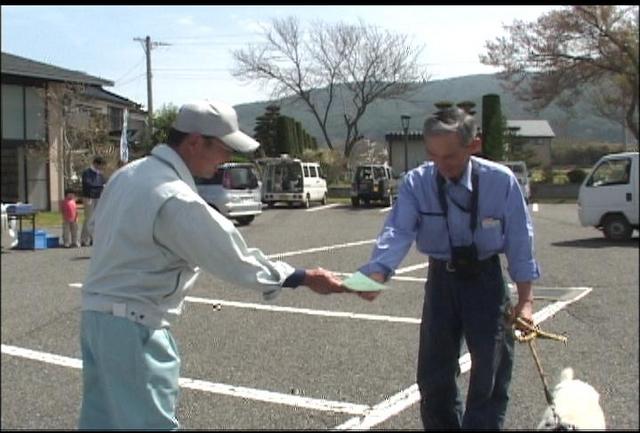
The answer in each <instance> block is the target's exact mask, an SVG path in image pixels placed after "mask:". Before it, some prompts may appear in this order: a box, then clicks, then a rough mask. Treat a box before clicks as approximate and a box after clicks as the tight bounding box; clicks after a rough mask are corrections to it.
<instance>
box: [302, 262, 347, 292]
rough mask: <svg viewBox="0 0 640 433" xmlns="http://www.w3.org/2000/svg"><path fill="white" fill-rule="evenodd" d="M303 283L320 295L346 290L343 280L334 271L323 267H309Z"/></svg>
mask: <svg viewBox="0 0 640 433" xmlns="http://www.w3.org/2000/svg"><path fill="white" fill-rule="evenodd" d="M302 284H303V285H305V286H307V287H308V288H310V289H311V290H312V291H314V292H316V293H318V294H320V295H329V294H331V293H341V292H344V291H345V290H344V286H343V285H342V280H340V279H339V278H338V277H336V276H335V275H334V274H333V273H332V272H330V271H327V270H326V269H322V268H316V269H307V270H306V271H305V276H304V280H303V282H302Z"/></svg>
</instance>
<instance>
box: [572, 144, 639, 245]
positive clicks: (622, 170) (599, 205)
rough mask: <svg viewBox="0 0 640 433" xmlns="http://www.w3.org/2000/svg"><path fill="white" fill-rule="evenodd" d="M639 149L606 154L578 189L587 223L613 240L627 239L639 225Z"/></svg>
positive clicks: (582, 217)
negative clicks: (637, 150)
mask: <svg viewBox="0 0 640 433" xmlns="http://www.w3.org/2000/svg"><path fill="white" fill-rule="evenodd" d="M638 182H639V179H638V152H624V153H615V154H611V155H605V156H603V157H602V158H600V160H599V161H598V162H597V163H596V164H595V165H594V167H593V169H592V170H591V173H590V174H589V175H588V176H587V177H586V178H585V180H584V182H583V183H582V185H581V186H580V192H579V193H578V217H579V218H580V223H581V224H582V225H583V226H593V227H596V228H598V229H601V230H602V231H603V232H604V236H605V237H606V238H607V239H610V240H615V241H618V240H625V239H629V238H630V237H631V234H632V233H633V230H634V229H636V230H637V229H638V212H639V211H638V204H639V202H638Z"/></svg>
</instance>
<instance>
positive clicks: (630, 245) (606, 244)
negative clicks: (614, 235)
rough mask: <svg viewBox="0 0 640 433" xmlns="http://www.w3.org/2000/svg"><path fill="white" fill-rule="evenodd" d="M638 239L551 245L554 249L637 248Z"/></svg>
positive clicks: (580, 240)
mask: <svg viewBox="0 0 640 433" xmlns="http://www.w3.org/2000/svg"><path fill="white" fill-rule="evenodd" d="M639 240H640V238H631V239H629V240H627V241H620V242H613V241H609V240H607V239H605V238H604V237H601V238H590V239H576V240H572V241H562V242H552V243H551V245H553V246H556V247H573V248H607V247H628V248H638V241H639Z"/></svg>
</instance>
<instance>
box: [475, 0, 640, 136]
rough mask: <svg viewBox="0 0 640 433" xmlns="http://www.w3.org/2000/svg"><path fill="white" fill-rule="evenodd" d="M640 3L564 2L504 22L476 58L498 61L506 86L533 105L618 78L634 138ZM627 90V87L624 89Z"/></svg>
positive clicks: (572, 98) (571, 95) (489, 62)
mask: <svg viewBox="0 0 640 433" xmlns="http://www.w3.org/2000/svg"><path fill="white" fill-rule="evenodd" d="M638 11H639V9H638V7H637V6H614V5H599V6H567V7H565V8H563V9H560V10H553V11H551V12H549V13H547V14H544V15H542V16H541V17H540V18H538V20H537V22H534V23H525V22H523V21H520V20H516V21H514V23H513V25H510V26H505V29H506V30H507V31H508V32H509V36H508V37H499V38H497V39H496V40H495V41H494V42H491V41H487V42H486V44H485V47H486V48H487V54H486V55H481V56H480V61H481V62H482V63H484V64H487V65H493V66H500V67H502V68H503V69H504V70H503V71H502V72H501V73H500V74H499V77H500V78H501V79H503V80H504V83H505V87H506V88H508V89H509V90H512V91H513V92H514V94H515V95H516V96H517V97H518V98H519V99H521V100H523V101H527V102H529V103H530V104H531V107H532V108H534V109H541V108H544V107H546V106H547V105H549V104H550V103H551V102H552V101H554V100H555V99H556V98H558V97H562V98H564V99H565V100H570V101H573V102H575V101H576V100H577V96H578V95H579V94H580V93H581V92H582V91H583V88H584V85H585V84H588V83H596V84H598V83H599V82H601V81H602V80H603V79H610V80H611V82H613V83H617V85H618V86H619V88H620V90H621V91H622V92H623V93H622V94H626V95H628V97H627V98H626V99H624V100H622V99H619V100H618V101H617V103H624V104H625V106H624V113H625V115H624V118H625V122H626V124H627V126H628V127H629V129H630V130H631V131H632V133H633V134H634V136H635V137H636V139H637V138H638V84H639V83H638V71H639V64H638ZM624 92H627V93H624Z"/></svg>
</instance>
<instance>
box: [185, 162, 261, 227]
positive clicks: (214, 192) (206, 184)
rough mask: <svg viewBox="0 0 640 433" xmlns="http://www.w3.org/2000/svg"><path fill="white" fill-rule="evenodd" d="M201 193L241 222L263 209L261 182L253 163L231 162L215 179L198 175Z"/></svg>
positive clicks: (218, 209)
mask: <svg viewBox="0 0 640 433" xmlns="http://www.w3.org/2000/svg"><path fill="white" fill-rule="evenodd" d="M194 180H195V182H196V187H197V188H198V193H199V194H200V196H201V197H202V198H203V199H204V200H205V201H206V202H207V203H209V205H211V206H213V208H215V209H216V210H217V211H218V212H220V213H221V214H222V215H224V216H225V217H227V218H229V219H233V220H236V221H238V224H240V225H247V224H250V223H251V222H252V221H253V220H254V218H255V217H256V216H257V215H260V214H261V213H262V201H261V199H260V189H261V186H262V185H261V182H260V179H259V177H258V170H257V167H256V166H255V165H254V164H252V163H244V162H242V163H240V162H228V163H224V164H221V165H219V166H218V169H217V170H216V174H215V175H214V176H213V177H212V178H211V179H203V178H199V177H195V178H194Z"/></svg>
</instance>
